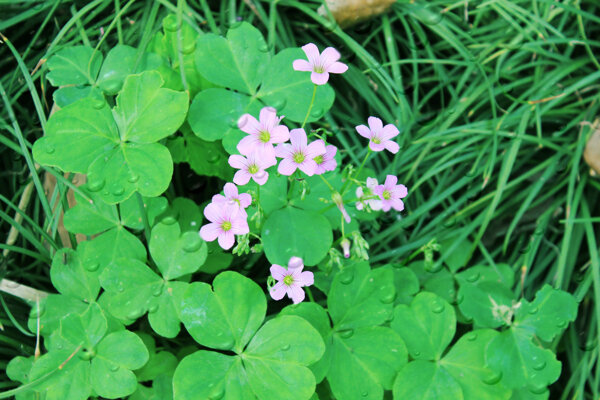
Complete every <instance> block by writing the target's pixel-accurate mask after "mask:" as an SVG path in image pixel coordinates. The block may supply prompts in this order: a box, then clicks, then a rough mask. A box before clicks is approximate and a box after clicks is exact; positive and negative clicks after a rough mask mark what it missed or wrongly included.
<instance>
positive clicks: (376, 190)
mask: <svg viewBox="0 0 600 400" xmlns="http://www.w3.org/2000/svg"><path fill="white" fill-rule="evenodd" d="M384 190H385V188H384V187H383V185H377V186H375V188H374V189H373V194H376V195H377V196H379V197H380V198H381V199H382V200H383V191H384Z"/></svg>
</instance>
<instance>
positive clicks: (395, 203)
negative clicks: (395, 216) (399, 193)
mask: <svg viewBox="0 0 600 400" xmlns="http://www.w3.org/2000/svg"><path fill="white" fill-rule="evenodd" d="M390 203H391V205H392V207H393V208H394V210H396V211H402V210H404V202H403V201H402V200H400V199H392V200H390Z"/></svg>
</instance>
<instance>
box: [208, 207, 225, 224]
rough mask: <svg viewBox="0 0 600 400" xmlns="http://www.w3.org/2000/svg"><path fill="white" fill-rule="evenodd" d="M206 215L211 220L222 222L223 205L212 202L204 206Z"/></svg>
mask: <svg viewBox="0 0 600 400" xmlns="http://www.w3.org/2000/svg"><path fill="white" fill-rule="evenodd" d="M204 216H205V217H206V219H207V220H209V221H210V222H220V221H221V220H222V219H223V205H222V204H218V203H210V204H209V205H207V206H206V207H204Z"/></svg>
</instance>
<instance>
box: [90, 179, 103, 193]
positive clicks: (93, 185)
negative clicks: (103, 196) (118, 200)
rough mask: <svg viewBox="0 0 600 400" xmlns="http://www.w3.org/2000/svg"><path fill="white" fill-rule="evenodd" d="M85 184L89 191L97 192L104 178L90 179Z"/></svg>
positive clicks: (101, 186)
mask: <svg viewBox="0 0 600 400" xmlns="http://www.w3.org/2000/svg"><path fill="white" fill-rule="evenodd" d="M87 186H88V189H90V191H91V192H97V191H98V190H100V189H102V188H103V187H104V179H91V180H90V181H89V182H88V184H87Z"/></svg>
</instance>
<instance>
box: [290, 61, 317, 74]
mask: <svg viewBox="0 0 600 400" xmlns="http://www.w3.org/2000/svg"><path fill="white" fill-rule="evenodd" d="M292 67H293V68H294V71H306V72H310V71H312V70H313V66H312V64H311V63H309V62H308V61H306V60H301V59H300V60H294V62H293V63H292Z"/></svg>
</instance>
